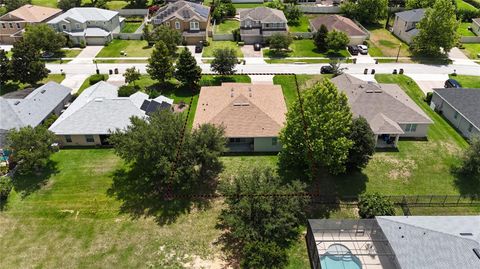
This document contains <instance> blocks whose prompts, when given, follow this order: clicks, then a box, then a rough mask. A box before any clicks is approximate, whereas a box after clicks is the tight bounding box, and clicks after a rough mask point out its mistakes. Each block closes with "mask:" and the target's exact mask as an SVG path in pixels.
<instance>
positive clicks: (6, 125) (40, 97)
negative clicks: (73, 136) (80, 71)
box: [0, 82, 72, 147]
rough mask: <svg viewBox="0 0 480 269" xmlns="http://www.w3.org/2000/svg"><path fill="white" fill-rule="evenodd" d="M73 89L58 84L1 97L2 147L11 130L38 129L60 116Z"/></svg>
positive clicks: (54, 83)
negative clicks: (54, 116)
mask: <svg viewBox="0 0 480 269" xmlns="http://www.w3.org/2000/svg"><path fill="white" fill-rule="evenodd" d="M71 91H72V89H70V88H67V87H65V86H62V85H60V84H58V83H56V82H48V83H47V84H45V85H43V86H41V87H39V88H37V89H35V90H33V89H27V90H22V91H15V92H11V93H7V94H4V95H3V96H0V111H1V116H0V147H3V146H4V145H5V137H6V134H7V132H8V131H9V130H10V129H19V128H22V127H26V126H32V127H36V126H38V125H40V124H42V123H43V121H44V120H46V119H47V118H48V117H49V116H51V115H54V114H55V115H57V116H58V115H60V113H61V112H62V110H63V108H64V107H65V105H66V104H67V103H68V102H69V101H70V99H71V94H70V92H71Z"/></svg>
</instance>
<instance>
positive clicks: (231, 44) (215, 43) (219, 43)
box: [202, 39, 243, 57]
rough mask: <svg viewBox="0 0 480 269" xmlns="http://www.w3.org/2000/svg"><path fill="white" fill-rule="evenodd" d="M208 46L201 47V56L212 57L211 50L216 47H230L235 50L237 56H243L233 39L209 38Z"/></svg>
mask: <svg viewBox="0 0 480 269" xmlns="http://www.w3.org/2000/svg"><path fill="white" fill-rule="evenodd" d="M209 42H210V46H208V47H203V53H202V57H213V52H214V51H215V50H217V49H224V48H231V49H233V50H235V53H236V54H237V57H243V53H242V50H241V49H240V47H239V46H238V45H237V43H236V42H234V41H212V40H211V39H210V40H209Z"/></svg>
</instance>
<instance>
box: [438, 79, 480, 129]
mask: <svg viewBox="0 0 480 269" xmlns="http://www.w3.org/2000/svg"><path fill="white" fill-rule="evenodd" d="M434 91H435V92H436V93H437V94H438V95H439V96H440V97H441V98H442V99H443V100H445V101H446V102H447V103H449V104H450V105H451V106H453V107H454V108H455V109H456V110H457V111H458V112H459V113H461V114H462V115H463V116H464V117H465V118H467V119H468V120H469V121H470V122H471V123H473V125H475V127H477V128H478V129H480V89H467V88H460V89H434Z"/></svg>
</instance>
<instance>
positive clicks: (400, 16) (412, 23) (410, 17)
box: [392, 8, 425, 44]
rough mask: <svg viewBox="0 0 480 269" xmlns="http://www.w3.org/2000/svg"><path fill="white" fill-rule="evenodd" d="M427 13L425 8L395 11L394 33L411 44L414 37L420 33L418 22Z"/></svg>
mask: <svg viewBox="0 0 480 269" xmlns="http://www.w3.org/2000/svg"><path fill="white" fill-rule="evenodd" d="M424 15H425V9H424V8H421V9H412V10H406V11H402V12H397V13H395V21H394V22H393V30H392V31H393V34H395V35H396V36H397V37H398V38H400V39H401V40H403V41H404V42H406V43H408V44H410V43H411V42H412V40H413V37H414V36H416V35H417V34H418V29H417V28H416V25H417V23H418V22H419V21H420V20H421V19H422V18H423V16H424Z"/></svg>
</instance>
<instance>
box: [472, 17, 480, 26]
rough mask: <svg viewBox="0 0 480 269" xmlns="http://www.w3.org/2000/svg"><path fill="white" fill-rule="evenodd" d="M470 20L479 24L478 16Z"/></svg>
mask: <svg viewBox="0 0 480 269" xmlns="http://www.w3.org/2000/svg"><path fill="white" fill-rule="evenodd" d="M472 22H474V23H476V24H478V25H480V18H475V19H472Z"/></svg>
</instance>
